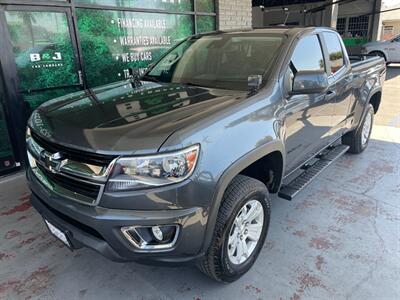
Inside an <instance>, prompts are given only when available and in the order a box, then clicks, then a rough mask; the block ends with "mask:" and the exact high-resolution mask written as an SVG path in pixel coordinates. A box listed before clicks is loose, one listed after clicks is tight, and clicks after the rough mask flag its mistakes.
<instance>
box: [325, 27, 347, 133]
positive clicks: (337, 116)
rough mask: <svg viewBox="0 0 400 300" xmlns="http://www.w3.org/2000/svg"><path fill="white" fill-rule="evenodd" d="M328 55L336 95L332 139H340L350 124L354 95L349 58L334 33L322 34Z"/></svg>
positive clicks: (328, 65) (329, 70)
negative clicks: (349, 117)
mask: <svg viewBox="0 0 400 300" xmlns="http://www.w3.org/2000/svg"><path fill="white" fill-rule="evenodd" d="M322 39H323V41H324V45H325V49H324V52H325V53H326V55H325V59H326V61H327V68H326V69H327V72H328V76H329V78H330V79H331V81H332V82H331V84H332V91H334V93H335V94H336V95H335V96H334V97H333V98H332V106H333V115H332V132H331V133H332V138H335V137H339V136H340V135H341V134H342V133H343V132H344V131H345V130H346V128H347V127H348V126H350V123H349V122H348V120H347V117H348V115H349V111H350V105H351V100H352V95H353V89H352V81H353V75H352V72H351V66H350V62H349V61H348V59H347V58H348V56H347V55H346V54H345V51H346V50H345V48H344V45H343V44H342V43H341V41H340V37H339V36H338V34H336V33H334V32H332V31H325V32H323V33H322Z"/></svg>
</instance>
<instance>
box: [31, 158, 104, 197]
mask: <svg viewBox="0 0 400 300" xmlns="http://www.w3.org/2000/svg"><path fill="white" fill-rule="evenodd" d="M38 168H39V169H40V171H42V173H43V175H44V176H46V178H47V179H48V180H49V181H50V182H51V183H53V184H56V185H58V186H61V187H63V188H64V189H67V190H70V191H72V192H75V193H78V194H80V195H83V196H86V197H88V198H91V199H93V200H96V199H97V197H98V196H99V193H100V185H97V184H91V183H87V182H84V181H78V180H75V179H72V178H69V177H67V176H64V175H61V174H54V173H52V172H50V171H49V170H47V169H46V168H45V167H43V166H42V165H40V164H38Z"/></svg>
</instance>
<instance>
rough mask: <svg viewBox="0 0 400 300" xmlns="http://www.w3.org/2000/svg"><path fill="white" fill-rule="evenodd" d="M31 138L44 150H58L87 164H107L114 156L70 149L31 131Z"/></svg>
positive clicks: (72, 158)
mask: <svg viewBox="0 0 400 300" xmlns="http://www.w3.org/2000/svg"><path fill="white" fill-rule="evenodd" d="M31 134H32V138H33V139H34V140H35V142H36V143H37V144H39V146H41V147H42V148H44V149H45V150H47V151H49V152H52V153H56V152H60V153H62V154H63V155H64V156H65V158H68V159H71V160H75V161H79V162H84V163H88V164H94V165H98V166H107V165H109V164H110V162H111V161H112V160H113V159H114V158H115V157H114V156H111V155H103V154H98V153H92V152H85V151H81V150H77V149H72V148H69V147H65V146H62V145H59V144H56V143H53V142H50V141H48V140H46V139H44V138H42V137H40V136H39V135H38V134H36V133H35V132H33V131H32V133H31Z"/></svg>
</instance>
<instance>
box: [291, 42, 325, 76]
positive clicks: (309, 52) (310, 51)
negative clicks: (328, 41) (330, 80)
mask: <svg viewBox="0 0 400 300" xmlns="http://www.w3.org/2000/svg"><path fill="white" fill-rule="evenodd" d="M291 65H292V66H291V67H292V69H294V70H292V71H294V72H297V71H325V62H324V56H323V55H322V49H321V44H320V42H319V39H318V37H317V36H316V35H310V36H306V37H304V38H302V39H301V40H300V41H299V43H298V44H297V46H296V48H295V50H294V52H293V55H292V61H291Z"/></svg>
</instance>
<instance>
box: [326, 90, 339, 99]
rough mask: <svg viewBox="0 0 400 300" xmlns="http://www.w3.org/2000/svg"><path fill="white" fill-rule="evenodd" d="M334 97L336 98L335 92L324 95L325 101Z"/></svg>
mask: <svg viewBox="0 0 400 300" xmlns="http://www.w3.org/2000/svg"><path fill="white" fill-rule="evenodd" d="M334 97H336V92H335V91H327V92H326V94H325V99H326V100H331V99H332V98H334Z"/></svg>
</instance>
